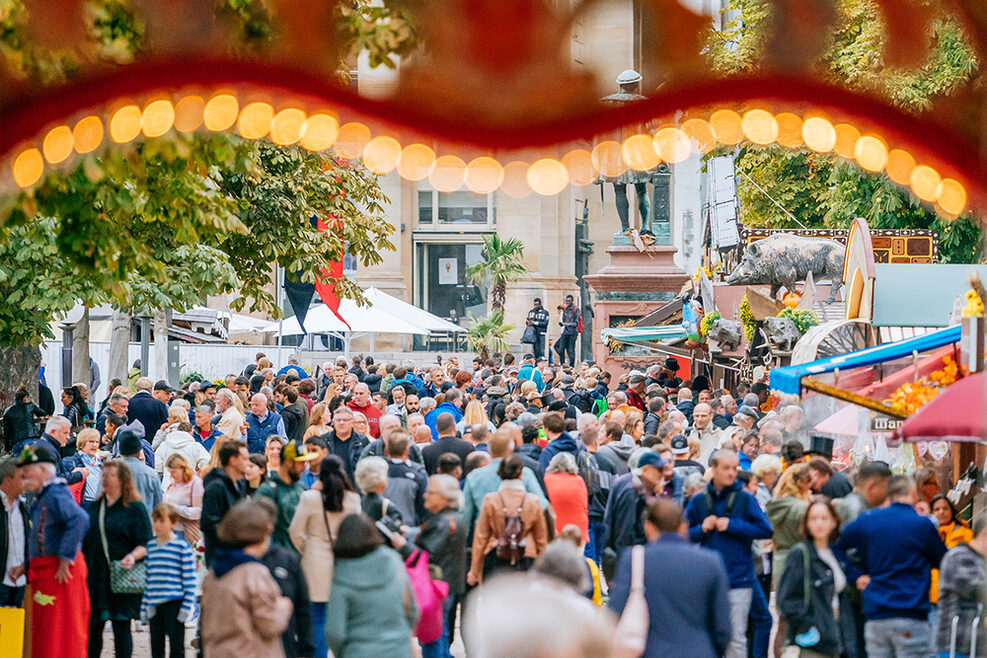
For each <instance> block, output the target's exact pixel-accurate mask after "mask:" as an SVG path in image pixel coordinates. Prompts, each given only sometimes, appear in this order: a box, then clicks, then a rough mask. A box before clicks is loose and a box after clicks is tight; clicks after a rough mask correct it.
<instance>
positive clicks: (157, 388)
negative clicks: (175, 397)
mask: <svg viewBox="0 0 987 658" xmlns="http://www.w3.org/2000/svg"><path fill="white" fill-rule="evenodd" d="M173 392H174V389H173V388H172V387H171V386H170V385H169V384H168V382H166V381H165V380H163V379H159V380H158V381H156V382H154V388H153V390H152V391H151V397H153V398H154V399H155V400H157V401H159V402H160V403H161V404H163V405H165V406H168V405H169V404H171V394H172V393H173Z"/></svg>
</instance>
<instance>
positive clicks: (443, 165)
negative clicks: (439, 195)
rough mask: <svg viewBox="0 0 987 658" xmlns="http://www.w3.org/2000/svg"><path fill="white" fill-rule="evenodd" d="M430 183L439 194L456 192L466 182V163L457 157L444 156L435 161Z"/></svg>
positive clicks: (429, 177) (429, 178)
mask: <svg viewBox="0 0 987 658" xmlns="http://www.w3.org/2000/svg"><path fill="white" fill-rule="evenodd" d="M428 182H429V183H431V184H432V187H434V188H435V189H437V190H438V191H439V192H455V191H456V190H458V189H459V188H461V187H462V186H463V183H464V182H466V163H465V162H463V160H462V158H460V157H458V156H455V155H443V156H441V157H439V158H437V159H436V160H435V167H434V168H433V169H432V173H430V174H429V175H428Z"/></svg>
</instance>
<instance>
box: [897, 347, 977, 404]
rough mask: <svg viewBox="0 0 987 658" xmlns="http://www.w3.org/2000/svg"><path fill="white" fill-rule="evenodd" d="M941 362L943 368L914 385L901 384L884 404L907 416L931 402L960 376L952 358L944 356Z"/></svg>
mask: <svg viewBox="0 0 987 658" xmlns="http://www.w3.org/2000/svg"><path fill="white" fill-rule="evenodd" d="M942 361H943V367H942V368H941V369H940V370H934V371H933V372H931V373H930V374H929V376H928V377H923V378H922V379H920V380H918V381H917V382H915V383H907V384H902V385H901V386H899V387H898V388H897V389H895V391H894V392H893V393H892V394H891V396H890V397H889V398H888V399H887V400H886V401H885V402H888V403H890V404H891V406H892V407H894V408H895V409H897V410H899V411H901V412H904V413H907V414H908V415H909V416H910V415H912V414H913V413H915V412H916V411H918V410H919V409H921V408H922V407H923V406H925V405H926V404H928V403H929V402H931V401H932V399H933V398H935V397H936V396H937V395H939V393H941V392H942V390H943V389H945V388H946V387H947V386H949V385H951V384H953V383H955V382H956V380H957V379H958V378H959V376H960V370H959V366H958V364H957V363H956V362H955V361H954V360H953V357H952V356H950V355H946V356H944V357H943V359H942Z"/></svg>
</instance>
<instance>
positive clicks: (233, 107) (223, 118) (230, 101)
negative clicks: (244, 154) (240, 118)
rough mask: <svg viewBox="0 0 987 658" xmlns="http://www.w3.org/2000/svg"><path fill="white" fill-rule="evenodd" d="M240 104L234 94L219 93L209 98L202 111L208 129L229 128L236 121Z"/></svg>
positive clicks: (216, 130)
mask: <svg viewBox="0 0 987 658" xmlns="http://www.w3.org/2000/svg"><path fill="white" fill-rule="evenodd" d="M239 112H240V104H239V103H238V102H237V99H236V96H234V95H233V94H218V95H216V96H213V97H212V98H210V99H209V102H208V103H206V107H205V109H204V110H203V111H202V121H203V123H204V124H205V126H206V128H207V129H208V130H211V131H213V132H220V131H223V130H229V129H230V128H231V127H232V126H233V124H234V123H236V118H237V115H238V114H239Z"/></svg>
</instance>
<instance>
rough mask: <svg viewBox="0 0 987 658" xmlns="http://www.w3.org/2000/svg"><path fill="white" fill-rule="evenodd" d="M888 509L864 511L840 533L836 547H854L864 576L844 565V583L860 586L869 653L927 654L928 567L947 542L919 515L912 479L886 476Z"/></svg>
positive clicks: (903, 656) (907, 656)
mask: <svg viewBox="0 0 987 658" xmlns="http://www.w3.org/2000/svg"><path fill="white" fill-rule="evenodd" d="M888 498H889V499H890V501H891V504H890V505H888V506H887V507H882V508H879V509H875V510H872V511H870V512H867V513H865V514H862V515H861V516H860V517H859V518H858V519H857V520H856V521H854V522H853V523H850V524H848V525H847V526H846V527H844V528H843V531H842V532H841V533H840V541H839V544H838V545H839V547H840V548H842V549H843V550H844V551H856V555H857V557H858V558H859V561H860V564H861V565H862V568H863V572H864V573H863V574H860V573H858V572H856V570H855V569H853V568H850V569H847V574H846V575H847V581H848V582H851V583H852V582H854V581H856V583H857V588H858V589H861V590H863V599H864V605H863V607H864V618H865V619H866V620H867V621H866V623H865V625H864V642H865V643H866V645H867V654H868V655H871V656H889V655H894V656H898V657H899V658H911V657H912V656H916V657H917V656H928V655H929V653H930V651H929V646H930V642H931V632H932V629H931V627H930V625H929V621H928V619H929V582H930V570H931V569H937V568H938V567H939V562H940V561H941V560H942V557H943V556H944V555H945V554H946V546H945V545H944V544H943V543H942V540H941V539H940V538H939V532H938V531H937V530H936V527H935V526H934V525H933V524H932V523H930V522H929V519H927V518H925V517H922V516H919V514H918V513H917V512H916V511H915V508H914V505H915V502H916V500H917V499H918V493H917V491H916V490H915V483H914V482H913V481H912V479H911V477H909V476H906V475H893V476H892V477H891V479H890V480H888Z"/></svg>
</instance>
